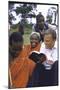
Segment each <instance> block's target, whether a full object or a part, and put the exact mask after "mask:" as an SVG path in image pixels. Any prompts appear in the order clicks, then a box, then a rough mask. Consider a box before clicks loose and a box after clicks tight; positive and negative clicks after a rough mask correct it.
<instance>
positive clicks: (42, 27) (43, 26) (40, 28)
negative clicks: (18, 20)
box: [33, 13, 57, 42]
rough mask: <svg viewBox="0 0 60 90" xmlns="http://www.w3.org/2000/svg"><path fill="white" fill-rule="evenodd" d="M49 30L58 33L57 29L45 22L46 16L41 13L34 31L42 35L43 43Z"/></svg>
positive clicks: (37, 17)
mask: <svg viewBox="0 0 60 90" xmlns="http://www.w3.org/2000/svg"><path fill="white" fill-rule="evenodd" d="M49 28H50V29H54V30H55V31H57V27H56V26H54V25H51V24H49V23H47V22H45V18H44V16H43V15H42V14H41V13H39V14H38V15H37V16H36V24H35V25H34V27H33V29H34V31H36V32H39V33H40V36H41V41H42V42H43V41H44V32H45V31H46V30H48V29H49Z"/></svg>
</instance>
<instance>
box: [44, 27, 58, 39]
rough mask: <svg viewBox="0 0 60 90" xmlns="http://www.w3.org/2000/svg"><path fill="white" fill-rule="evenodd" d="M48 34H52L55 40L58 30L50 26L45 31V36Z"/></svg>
mask: <svg viewBox="0 0 60 90" xmlns="http://www.w3.org/2000/svg"><path fill="white" fill-rule="evenodd" d="M48 34H51V35H52V38H53V40H56V31H55V30H53V29H50V28H49V29H48V30H46V31H45V33H44V36H45V35H48Z"/></svg>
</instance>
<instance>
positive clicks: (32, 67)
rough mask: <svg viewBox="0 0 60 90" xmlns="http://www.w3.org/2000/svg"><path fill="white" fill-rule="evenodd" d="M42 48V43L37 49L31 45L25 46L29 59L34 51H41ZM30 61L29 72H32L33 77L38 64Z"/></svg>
mask: <svg viewBox="0 0 60 90" xmlns="http://www.w3.org/2000/svg"><path fill="white" fill-rule="evenodd" d="M40 47H41V45H40V43H39V44H38V45H37V46H36V47H35V48H32V47H31V45H26V46H25V49H26V52H27V56H26V57H29V54H30V52H32V51H40ZM28 60H29V65H30V70H29V71H30V75H31V74H32V72H33V70H34V68H35V66H36V63H35V62H34V61H33V60H31V59H29V58H28Z"/></svg>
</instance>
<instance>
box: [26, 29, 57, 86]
mask: <svg viewBox="0 0 60 90" xmlns="http://www.w3.org/2000/svg"><path fill="white" fill-rule="evenodd" d="M55 42H56V32H55V31H54V30H52V29H49V30H47V31H45V33H44V44H45V46H44V47H42V45H41V47H42V48H40V53H43V54H44V55H46V61H45V62H44V63H37V64H36V67H35V69H34V72H33V74H32V77H31V80H30V81H29V83H28V85H27V87H39V86H56V85H58V55H57V48H56V47H55Z"/></svg>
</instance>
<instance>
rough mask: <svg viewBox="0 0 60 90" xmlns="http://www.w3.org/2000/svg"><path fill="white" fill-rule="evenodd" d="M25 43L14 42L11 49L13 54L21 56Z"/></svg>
mask: <svg viewBox="0 0 60 90" xmlns="http://www.w3.org/2000/svg"><path fill="white" fill-rule="evenodd" d="M22 47H23V42H17V43H16V42H14V41H12V46H11V47H10V49H11V52H12V54H13V55H14V56H15V57H16V56H18V55H19V53H20V51H21V50H22Z"/></svg>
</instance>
